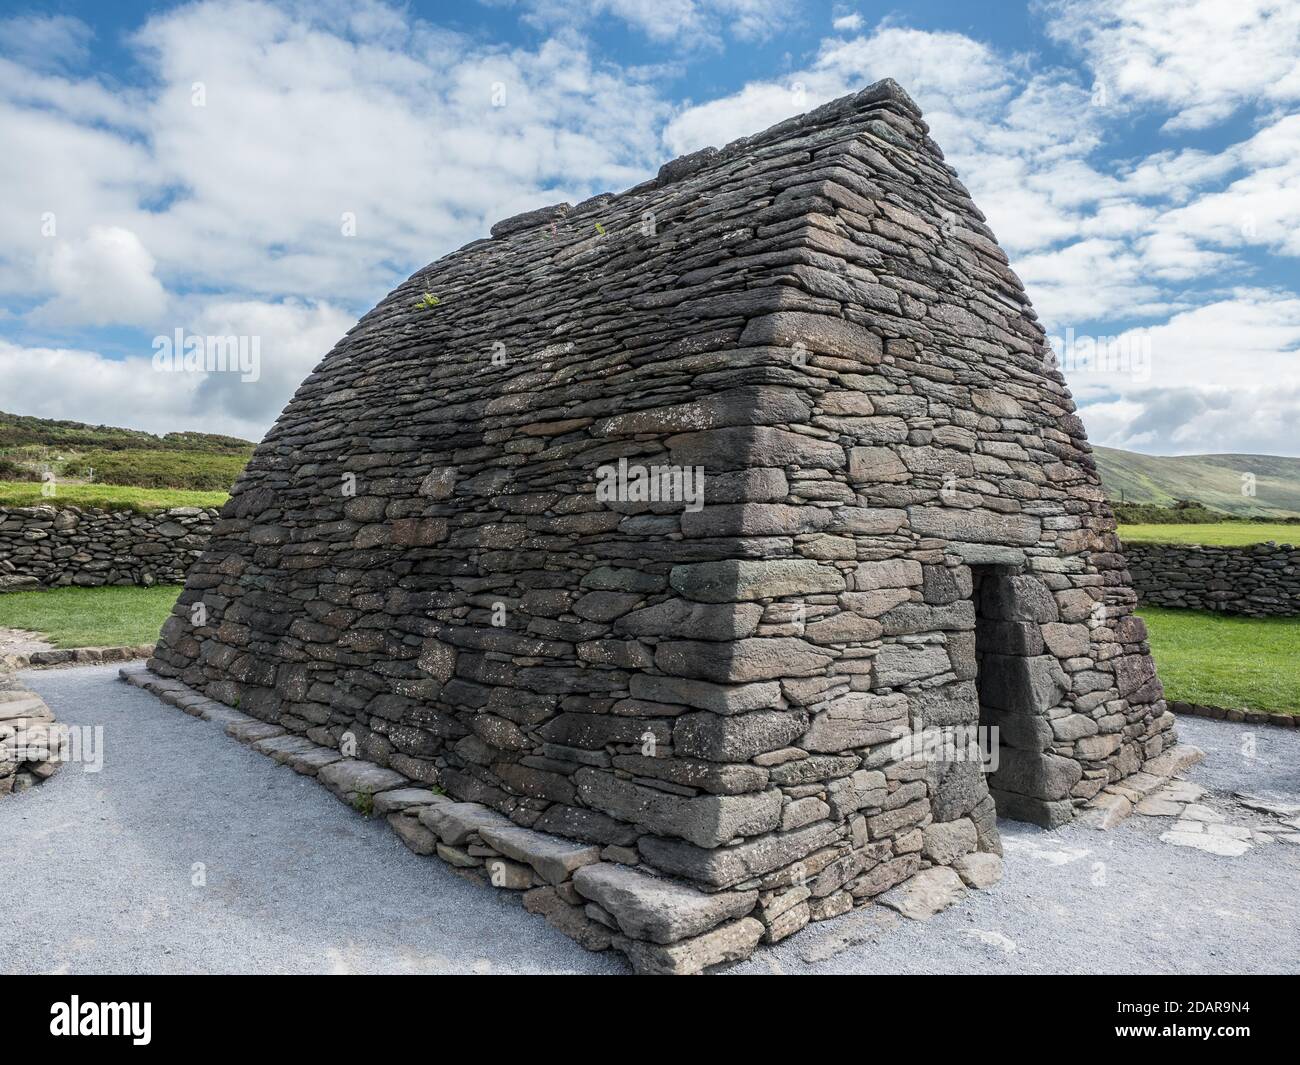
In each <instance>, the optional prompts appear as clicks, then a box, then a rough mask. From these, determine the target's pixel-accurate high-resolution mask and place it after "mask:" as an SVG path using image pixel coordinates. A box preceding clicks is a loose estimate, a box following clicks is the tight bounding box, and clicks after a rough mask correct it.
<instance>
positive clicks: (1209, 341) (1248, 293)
mask: <svg viewBox="0 0 1300 1065" xmlns="http://www.w3.org/2000/svg"><path fill="white" fill-rule="evenodd" d="M1114 350H1116V351H1126V352H1136V351H1141V350H1145V352H1146V353H1147V357H1148V358H1149V362H1148V363H1147V365H1146V366H1145V367H1143V365H1142V360H1140V359H1137V360H1132V361H1130V362H1128V363H1122V364H1120V368H1119V369H1118V370H1117V371H1114V372H1106V371H1098V370H1091V369H1073V370H1072V369H1071V367H1070V366H1069V365H1068V364H1067V366H1066V378H1067V380H1068V381H1069V384H1070V387H1071V388H1072V390H1073V391H1074V393H1075V396H1076V398H1077V400H1078V401H1079V404H1080V413H1081V414H1082V416H1083V419H1084V423H1085V424H1086V425H1087V426H1088V429H1089V435H1090V437H1091V439H1092V440H1093V441H1094V442H1095V443H1099V444H1106V445H1110V446H1113V447H1126V448H1138V449H1140V450H1143V451H1150V452H1155V453H1159V454H1189V453H1209V452H1221V451H1229V452H1273V453H1281V454H1295V453H1297V445H1296V441H1295V424H1296V410H1297V408H1300V297H1297V296H1295V295H1294V294H1292V293H1283V292H1271V291H1262V290H1252V289H1242V290H1239V291H1237V292H1235V293H1232V294H1230V295H1228V296H1227V297H1226V298H1223V299H1220V300H1216V301H1214V302H1212V303H1208V304H1206V305H1204V306H1200V307H1196V308H1192V309H1188V310H1185V311H1182V312H1180V313H1177V314H1175V315H1173V316H1172V317H1171V318H1169V319H1168V320H1167V321H1166V322H1164V323H1162V324H1160V325H1157V326H1154V327H1152V328H1150V329H1145V330H1140V331H1128V332H1126V333H1122V334H1120V335H1119V336H1118V337H1116V338H1114ZM1135 370H1136V371H1138V372H1133V371H1135Z"/></svg>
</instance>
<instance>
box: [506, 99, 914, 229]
mask: <svg viewBox="0 0 1300 1065" xmlns="http://www.w3.org/2000/svg"><path fill="white" fill-rule="evenodd" d="M881 104H892V105H893V106H895V107H897V108H898V109H899V110H901V111H903V112H904V113H905V114H907V115H908V117H910V118H912V119H914V120H915V121H916V123H917V126H918V128H919V129H920V132H921V135H922V136H923V137H924V136H925V135H926V134H927V133H928V130H929V127H928V126H926V124H925V122H924V121H922V119H921V109H920V107H918V106H917V104H916V101H915V100H913V99H912V97H911V96H909V95H908V93H907V91H906V90H905V89H904V88H903V87H902V86H901V85H899V84H898V82H896V81H895V80H894V79H893V78H882V79H881V80H880V81H877V82H873V83H872V84H870V85H868V86H867V87H866V88H865V89H861V90H859V91H858V92H853V93H849V94H848V95H847V96H841V97H839V98H838V99H835V100H831V101H829V102H827V103H824V104H822V105H821V106H820V107H815V108H813V110H811V111H805V112H804V113H803V114H800V115H794V116H793V117H791V118H787V119H783V120H782V121H780V122H778V123H776V125H774V126H769V127H768V128H767V129H765V130H763V131H762V132H760V133H755V134H752V135H750V136H748V137H741V138H739V139H737V140H734V141H732V142H731V143H730V144H728V145H726V146H725V147H723V148H713V147H708V148H701V149H700V150H699V151H695V152H689V153H687V154H686V155H680V156H678V157H677V158H676V159H670V160H669V161H668V162H666V163H664V165H663V166H661V167H660V168H659V173H658V174H656V175H655V176H654V177H653V178H651V179H650V180H649V181H643V182H642V183H641V184H639V185H634V186H633V187H632V188H630V189H626V190H624V191H623V192H620V193H608V192H605V193H601V194H599V195H597V196H592V197H591V198H590V199H587V200H583V201H582V202H581V203H579V204H578V205H577V206H576V207H575V206H573V204H570V203H555V204H551V205H550V206H548V207H538V208H536V209H534V210H531V211H524V212H522V213H520V214H516V215H511V216H510V217H509V218H503V219H502V220H501V221H500V222H497V223H496V224H495V225H494V226H493V227H492V228H491V230H490V232H491V234H492V237H493V238H494V239H497V240H500V239H501V238H503V237H508V236H510V235H512V234H514V233H521V232H524V231H525V230H530V229H536V228H538V227H539V226H545V225H546V224H547V223H549V222H555V221H558V220H559V219H561V218H564V217H565V216H566V215H568V214H580V213H582V212H584V211H587V210H589V209H592V208H595V207H600V206H603V205H604V204H606V203H609V202H610V201H611V200H617V199H622V198H623V197H624V196H632V195H636V194H638V193H643V192H650V191H652V190H654V189H660V188H663V187H665V186H666V185H671V184H673V183H674V182H677V181H682V180H684V179H685V178H688V177H690V176H691V175H693V174H697V173H699V172H700V171H701V170H705V169H707V168H709V167H711V166H714V165H716V164H717V163H721V162H726V161H727V160H729V159H734V158H735V157H736V156H738V155H741V154H743V153H744V152H747V151H749V150H750V149H752V148H756V147H759V146H761V145H764V144H770V143H772V142H773V141H778V140H781V139H783V138H785V137H789V136H791V135H792V134H794V133H797V132H799V131H800V130H805V129H814V128H816V127H819V126H828V125H831V124H833V123H835V122H838V121H841V120H842V119H844V118H845V117H847V116H849V115H851V114H853V113H854V112H856V111H862V110H867V109H869V108H874V107H878V106H879V105H881ZM927 140H928V138H927Z"/></svg>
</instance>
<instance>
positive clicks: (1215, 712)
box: [1169, 700, 1300, 728]
mask: <svg viewBox="0 0 1300 1065" xmlns="http://www.w3.org/2000/svg"><path fill="white" fill-rule="evenodd" d="M1169 709H1170V710H1172V711H1173V712H1174V713H1175V714H1187V715H1189V716H1191V717H1208V718H1212V719H1213V720H1215V721H1236V722H1243V723H1245V724H1247V725H1276V726H1277V727H1278V728H1300V714H1283V713H1281V712H1277V711H1271V710H1248V709H1246V708H1244V707H1225V706H1205V705H1204V704H1202V703H1184V702H1180V701H1178V700H1170V702H1169Z"/></svg>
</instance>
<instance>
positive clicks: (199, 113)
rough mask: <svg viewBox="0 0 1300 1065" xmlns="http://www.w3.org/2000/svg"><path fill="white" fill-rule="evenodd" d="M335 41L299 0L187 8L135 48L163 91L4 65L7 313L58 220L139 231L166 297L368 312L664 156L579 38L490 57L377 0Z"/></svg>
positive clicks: (1, 180)
mask: <svg viewBox="0 0 1300 1065" xmlns="http://www.w3.org/2000/svg"><path fill="white" fill-rule="evenodd" d="M340 26H346V22H345V21H344V20H342V19H336V20H330V21H326V15H325V14H324V13H322V14H320V15H317V14H315V13H313V9H311V8H309V7H307V6H305V5H304V6H296V5H279V6H271V5H269V4H264V3H257V2H241V0H213V2H209V3H201V4H196V5H191V6H187V7H183V8H177V9H174V10H172V11H170V12H168V13H165V14H162V15H158V16H155V17H154V18H152V19H150V20H149V21H148V22H147V23H146V24H145V26H144V28H143V29H142V30H141V31H140V32H139V33H138V34H137V35H136V36H135V38H134V46H135V48H136V49H137V54H138V55H139V57H140V59H141V60H142V61H143V62H144V63H146V64H147V65H148V67H149V68H150V69H151V70H152V72H153V73H154V74H155V76H156V84H154V85H153V86H152V87H151V88H149V89H148V90H146V91H143V92H141V91H135V92H128V93H123V94H120V95H119V94H116V93H114V92H110V91H109V90H107V89H105V88H104V87H103V86H101V85H100V84H99V83H98V82H96V81H93V80H89V79H86V80H74V79H68V78H54V77H46V78H24V77H23V76H22V71H21V70H20V68H17V67H15V66H14V65H13V64H8V65H7V66H6V65H5V64H4V63H3V61H0V142H2V143H4V144H5V145H6V148H7V150H6V152H5V153H4V157H3V158H0V184H2V185H3V187H5V188H6V189H10V190H12V194H11V195H10V196H7V197H5V198H3V199H2V200H0V298H3V297H4V296H6V295H7V296H9V297H10V298H11V299H12V298H14V297H22V298H27V299H31V298H39V297H41V296H42V295H47V294H48V291H42V288H41V286H40V285H39V284H36V283H34V280H33V279H34V278H42V277H44V278H46V281H47V282H48V280H49V279H48V277H47V275H44V274H41V273H40V272H39V271H38V269H37V267H38V264H39V263H41V262H44V261H46V260H47V259H48V258H49V256H50V251H51V249H50V247H49V241H48V239H47V238H45V237H43V236H42V235H41V220H42V217H43V216H44V215H45V214H46V213H47V212H52V213H53V214H54V215H55V217H56V218H57V221H58V234H59V240H60V241H71V242H73V243H74V244H76V242H85V241H88V240H89V239H90V238H89V228H90V226H92V225H99V226H104V227H112V228H116V229H121V230H127V231H130V232H131V233H133V234H135V235H136V236H137V237H138V238H139V240H140V242H142V243H143V245H144V246H145V247H146V248H148V250H149V253H150V254H152V255H153V256H154V258H155V259H156V268H155V272H156V276H157V277H158V278H159V280H160V281H161V282H162V283H163V284H164V285H166V286H167V287H168V288H169V289H172V290H177V289H185V288H187V287H192V286H196V285H197V286H201V287H203V288H205V289H207V290H210V291H228V292H231V293H238V294H246V295H249V296H254V297H257V298H267V297H274V296H277V295H280V294H283V293H294V294H298V295H301V296H304V297H308V298H313V299H329V300H335V301H338V300H348V301H355V305H356V306H358V307H361V306H365V305H367V304H368V303H370V302H372V301H373V300H374V299H376V298H377V297H378V296H379V295H381V294H382V293H383V292H385V291H387V290H388V289H389V288H390V287H391V285H392V284H393V282H394V281H395V280H397V279H400V278H402V277H405V276H406V275H408V274H409V273H410V272H411V271H412V270H414V269H416V268H418V267H419V266H422V265H424V264H425V263H426V262H428V261H429V260H430V259H432V258H435V257H436V256H437V255H438V254H441V253H443V252H445V251H447V250H449V249H451V248H454V247H456V246H458V245H459V244H463V243H465V242H466V241H468V240H471V239H473V238H474V237H477V236H479V235H481V234H482V233H483V232H484V231H485V230H486V228H487V227H488V226H489V225H490V224H491V223H492V222H494V221H496V220H497V219H499V218H501V217H504V216H506V215H509V214H512V213H515V212H517V211H521V210H525V209H529V208H533V207H537V206H541V205H542V204H545V203H551V202H555V201H557V200H561V199H578V198H582V197H585V196H587V195H590V194H592V193H594V192H598V191H605V190H608V189H617V188H622V187H626V186H628V185H631V184H635V183H636V182H637V181H639V180H642V179H643V178H644V177H646V176H647V175H648V174H649V173H653V171H654V169H655V168H656V167H657V166H658V164H659V162H661V160H660V159H659V154H660V149H659V147H658V144H657V138H656V135H655V127H656V125H657V123H658V121H659V120H660V119H661V117H662V116H663V115H664V113H665V109H664V106H663V104H662V103H661V102H660V100H659V98H658V96H657V94H656V93H655V91H654V90H653V89H652V88H650V87H649V86H648V85H647V84H645V83H644V82H643V81H641V80H639V78H638V77H635V76H631V75H625V74H624V73H623V72H621V71H619V70H618V69H617V68H615V67H611V66H608V65H605V64H602V63H600V62H598V61H596V60H595V59H593V58H592V57H591V56H590V55H589V53H588V52H587V49H586V45H585V44H584V43H583V42H582V41H581V40H578V39H551V40H548V41H545V42H543V43H542V44H541V45H539V46H538V47H537V48H536V49H532V50H525V49H507V48H502V47H498V46H488V45H483V44H481V43H475V42H473V41H470V40H468V39H465V38H463V37H460V36H458V35H455V34H450V33H446V32H442V31H438V30H435V29H434V28H432V27H429V26H427V25H425V24H422V23H418V22H408V21H406V20H405V17H404V16H402V14H401V13H400V12H396V11H395V10H394V9H390V8H384V7H380V6H371V7H368V8H364V9H362V11H361V12H360V13H358V14H356V15H355V17H354V18H353V25H352V27H351V29H348V30H346V32H347V33H349V34H350V36H341V35H339V32H338V30H337V28H338V27H340ZM196 82H198V83H201V85H202V94H203V100H202V102H203V104H204V106H194V100H195V98H196V97H195V93H194V90H193V85H194V84H195V83H196ZM494 92H497V93H498V94H499V95H498V99H499V100H500V101H501V102H502V106H494ZM629 116H635V121H629ZM33 175H35V177H33ZM345 215H349V216H351V217H354V218H355V233H356V235H355V236H345V235H344V228H345ZM63 254H66V253H63Z"/></svg>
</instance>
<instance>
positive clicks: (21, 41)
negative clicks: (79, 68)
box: [0, 15, 94, 70]
mask: <svg viewBox="0 0 1300 1065" xmlns="http://www.w3.org/2000/svg"><path fill="white" fill-rule="evenodd" d="M93 37H94V32H93V31H92V30H91V28H90V27H89V26H87V25H86V24H85V23H84V22H82V21H81V20H80V19H78V18H73V17H72V16H71V15H15V16H13V17H12V18H7V19H4V20H2V21H0V51H2V52H4V53H5V54H6V55H8V56H10V57H11V58H13V59H16V60H17V61H19V62H20V63H22V64H23V65H24V66H25V67H28V68H31V69H34V70H46V69H57V68H59V67H63V66H67V65H69V64H74V63H79V62H81V61H83V60H84V59H85V58H86V56H87V55H88V53H89V51H90V41H91V39H92V38H93Z"/></svg>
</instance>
